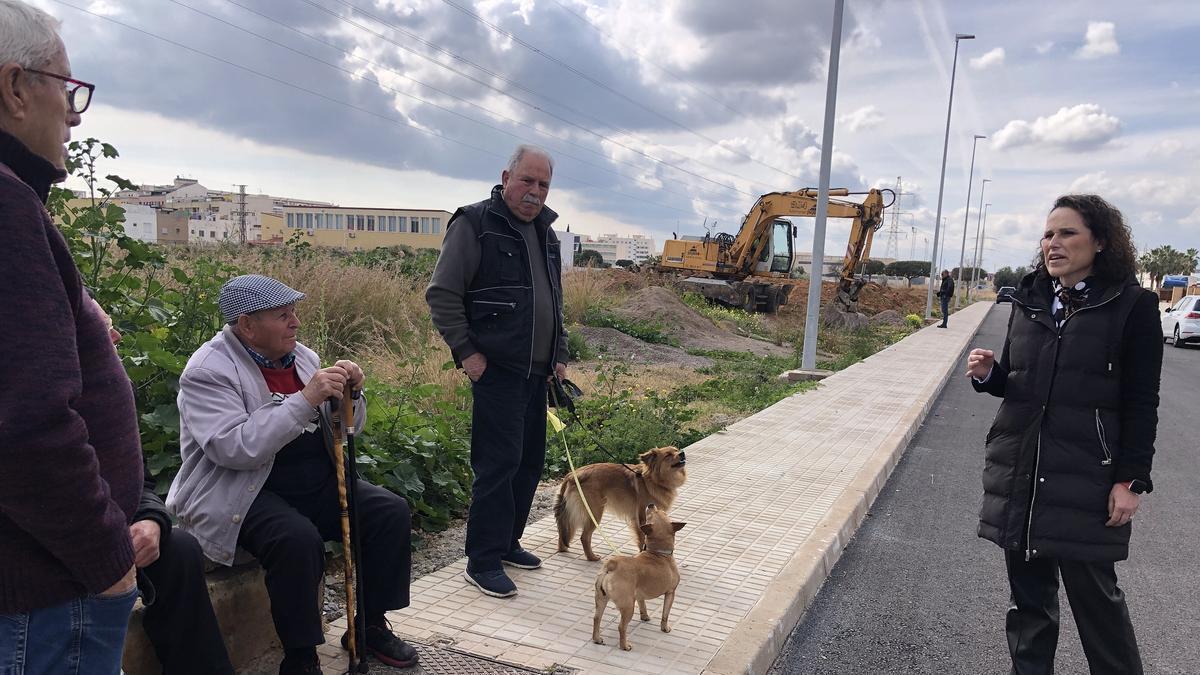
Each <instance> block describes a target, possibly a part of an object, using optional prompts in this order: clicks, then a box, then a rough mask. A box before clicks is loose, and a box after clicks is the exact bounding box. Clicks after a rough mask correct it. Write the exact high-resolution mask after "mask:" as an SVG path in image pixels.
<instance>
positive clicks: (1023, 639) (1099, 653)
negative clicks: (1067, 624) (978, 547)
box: [1005, 551, 1142, 675]
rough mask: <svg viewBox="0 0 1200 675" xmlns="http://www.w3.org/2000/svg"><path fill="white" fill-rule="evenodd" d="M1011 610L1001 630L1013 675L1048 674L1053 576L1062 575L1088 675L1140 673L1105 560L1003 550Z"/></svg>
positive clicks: (1053, 628) (1054, 631)
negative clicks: (1036, 555)
mask: <svg viewBox="0 0 1200 675" xmlns="http://www.w3.org/2000/svg"><path fill="white" fill-rule="evenodd" d="M1005 563H1006V564H1007V567H1008V583H1009V587H1010V588H1011V590H1012V600H1011V606H1010V607H1009V609H1008V617H1007V619H1006V620H1005V627H1006V628H1007V631H1008V650H1009V654H1010V656H1011V657H1012V664H1013V666H1012V671H1011V672H1012V673H1013V674H1014V675H1042V674H1045V675H1051V674H1052V673H1053V672H1054V652H1055V650H1056V649H1057V648H1058V577H1059V575H1060V574H1061V575H1062V582H1063V586H1065V587H1066V589H1067V600H1068V601H1069V602H1070V603H1071V613H1072V615H1073V616H1074V617H1075V625H1076V626H1078V628H1079V639H1080V642H1082V643H1083V652H1084V654H1086V655H1087V660H1088V666H1089V667H1090V668H1091V672H1092V674H1093V675H1100V674H1105V673H1113V674H1116V673H1122V674H1133V675H1141V673H1142V657H1141V655H1140V654H1139V653H1138V646H1137V640H1136V639H1135V638H1134V635H1133V624H1132V623H1131V622H1130V620H1129V608H1128V607H1127V606H1126V605H1125V594H1124V593H1122V592H1121V589H1120V588H1117V573H1116V569H1115V566H1114V565H1113V563H1111V562H1078V561H1073V560H1055V559H1053V558H1037V559H1034V560H1030V561H1028V562H1026V561H1025V555H1024V553H1022V552H1019V551H1006V552H1005Z"/></svg>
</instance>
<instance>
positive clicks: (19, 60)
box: [0, 0, 62, 68]
mask: <svg viewBox="0 0 1200 675" xmlns="http://www.w3.org/2000/svg"><path fill="white" fill-rule="evenodd" d="M59 25H60V22H59V20H58V19H56V18H54V17H52V16H50V15H49V14H47V13H46V12H43V11H42V10H40V9H38V8H37V7H32V6H30V5H27V4H25V3H24V2H21V0H0V64H5V63H16V64H18V65H20V66H21V67H23V68H40V67H42V66H45V65H46V64H47V63H49V62H50V61H51V60H52V59H53V58H54V57H55V56H57V55H58V53H59V51H60V50H62V39H61V38H59V37H58V27H59Z"/></svg>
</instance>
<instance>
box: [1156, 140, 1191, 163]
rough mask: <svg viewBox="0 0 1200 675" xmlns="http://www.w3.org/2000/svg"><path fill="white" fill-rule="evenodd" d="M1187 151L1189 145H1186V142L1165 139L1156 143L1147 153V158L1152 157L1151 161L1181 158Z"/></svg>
mask: <svg viewBox="0 0 1200 675" xmlns="http://www.w3.org/2000/svg"><path fill="white" fill-rule="evenodd" d="M1187 150H1188V147H1187V145H1185V144H1184V142H1183V141H1181V140H1179V139H1178V138H1164V139H1163V140H1161V141H1159V142H1157V143H1155V144H1154V145H1153V146H1152V147H1151V148H1150V150H1149V151H1148V152H1147V153H1146V156H1148V157H1150V158H1151V159H1154V158H1170V157H1179V156H1181V155H1183V154H1184V152H1185V151H1187Z"/></svg>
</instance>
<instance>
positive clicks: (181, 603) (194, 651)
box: [142, 529, 233, 675]
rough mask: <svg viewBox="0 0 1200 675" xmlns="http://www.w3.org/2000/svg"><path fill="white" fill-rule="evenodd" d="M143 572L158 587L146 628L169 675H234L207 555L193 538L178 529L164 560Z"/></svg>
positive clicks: (163, 550)
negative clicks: (206, 575) (208, 578)
mask: <svg viewBox="0 0 1200 675" xmlns="http://www.w3.org/2000/svg"><path fill="white" fill-rule="evenodd" d="M142 572H143V573H144V574H145V575H146V578H147V579H149V580H150V583H151V584H153V585H154V602H153V603H151V604H150V605H148V606H147V607H146V612H145V614H144V615H143V617H142V628H143V629H144V630H145V631H146V637H148V638H150V644H151V645H153V647H154V653H155V654H157V655H158V662H159V663H161V664H162V667H163V672H164V673H166V674H167V675H181V674H194V675H233V664H231V663H230V662H229V653H228V652H227V651H226V650H225V642H224V640H222V638H221V627H220V626H218V625H217V617H216V615H215V614H213V608H212V603H211V602H209V599H208V582H207V581H205V579H204V554H203V553H202V552H201V551H200V544H198V543H196V539H195V538H194V537H192V535H190V534H188V533H187V532H184V531H182V530H178V529H176V530H172V531H171V534H169V535H167V536H166V537H164V538H163V539H162V541H161V542H160V543H159V552H158V560H155V561H154V562H153V563H151V564H150V565H148V566H146V567H145V568H144V569H143V570H142Z"/></svg>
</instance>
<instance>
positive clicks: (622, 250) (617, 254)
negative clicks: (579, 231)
mask: <svg viewBox="0 0 1200 675" xmlns="http://www.w3.org/2000/svg"><path fill="white" fill-rule="evenodd" d="M580 245H581V246H582V247H583V248H585V249H591V250H593V251H595V252H597V253H599V254H600V255H601V256H602V257H603V258H604V262H606V263H608V264H610V265H612V264H614V263H616V262H617V261H618V260H632V261H633V262H635V263H641V262H643V261H645V260H646V258H649V257H650V256H652V255H654V239H652V238H650V237H647V236H645V235H641V234H630V235H624V234H602V235H599V236H597V237H584V238H583V240H582V241H581V242H580Z"/></svg>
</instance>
